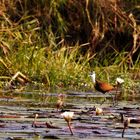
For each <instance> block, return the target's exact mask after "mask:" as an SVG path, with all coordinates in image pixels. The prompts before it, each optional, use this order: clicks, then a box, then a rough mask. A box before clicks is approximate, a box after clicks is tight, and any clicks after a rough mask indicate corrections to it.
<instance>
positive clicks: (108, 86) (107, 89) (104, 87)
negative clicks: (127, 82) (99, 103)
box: [90, 71, 124, 104]
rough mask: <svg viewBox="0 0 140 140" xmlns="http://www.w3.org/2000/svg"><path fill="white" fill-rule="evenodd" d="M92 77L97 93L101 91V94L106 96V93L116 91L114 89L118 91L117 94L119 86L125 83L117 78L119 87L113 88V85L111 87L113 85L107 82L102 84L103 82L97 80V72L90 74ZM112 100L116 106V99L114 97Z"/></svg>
mask: <svg viewBox="0 0 140 140" xmlns="http://www.w3.org/2000/svg"><path fill="white" fill-rule="evenodd" d="M90 76H91V78H92V81H93V83H94V88H95V89H96V90H97V91H99V92H101V93H103V94H105V93H106V92H110V91H112V90H114V89H116V92H117V90H118V85H119V84H122V83H123V82H124V81H123V79H121V78H119V80H118V78H117V79H116V83H117V85H115V86H113V85H111V84H109V83H106V82H102V81H100V80H97V79H96V74H95V71H93V73H92V74H90ZM120 79H121V82H120ZM112 98H113V104H114V97H112ZM115 99H116V97H115ZM104 101H105V100H104Z"/></svg>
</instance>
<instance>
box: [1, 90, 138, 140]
mask: <svg viewBox="0 0 140 140" xmlns="http://www.w3.org/2000/svg"><path fill="white" fill-rule="evenodd" d="M1 94H2V95H1V98H0V139H2V140H26V139H28V140H42V139H50V140H51V139H62V140H71V139H74V140H77V139H84V140H86V139H87V140H90V139H101V140H103V139H106V140H115V139H116V140H117V139H121V135H122V134H121V133H122V130H123V123H121V121H120V115H119V114H120V113H123V114H124V115H125V117H136V118H138V117H139V116H140V102H139V101H140V100H139V97H138V96H137V97H136V96H135V98H133V97H129V98H128V99H127V100H122V99H118V100H119V101H118V105H116V106H112V97H111V96H110V95H109V94H105V95H103V94H101V93H93V92H74V91H68V92H67V93H66V95H67V96H66V98H65V100H64V107H63V109H62V110H60V111H57V109H56V99H57V95H58V94H57V93H45V92H39V91H35V92H21V93H18V92H15V93H10V94H9V93H8V94H7V93H1ZM104 96H106V97H107V100H106V102H105V103H104V104H102V105H100V103H101V102H102V100H103V99H104ZM94 107H100V108H102V109H103V114H101V115H99V116H96V114H95V109H94ZM63 111H72V112H74V117H73V120H72V124H71V126H72V129H73V133H74V135H71V134H70V131H69V129H68V126H67V123H66V122H65V120H64V119H63V118H62V116H61V115H60V114H61V113H62V112H63ZM35 114H38V118H37V122H36V127H34V126H32V124H33V121H34V116H35ZM46 122H47V124H49V125H46ZM123 139H140V124H138V123H133V124H130V125H129V127H128V128H127V129H126V130H125V134H124V138H123Z"/></svg>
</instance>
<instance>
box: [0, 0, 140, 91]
mask: <svg viewBox="0 0 140 140" xmlns="http://www.w3.org/2000/svg"><path fill="white" fill-rule="evenodd" d="M104 2H105V1H102V2H101V1H100V0H98V1H96V2H95V1H94V0H91V1H88V0H85V1H81V2H76V1H75V2H72V1H71V0H61V1H59V2H56V1H53V0H50V1H49V2H48V1H43V0H42V1H32V3H30V1H28V0H23V1H20V0H13V1H12V0H11V1H10V2H8V1H3V2H1V4H0V7H1V11H0V18H1V20H0V81H1V84H0V85H1V87H2V88H3V87H4V86H5V83H7V82H9V81H10V79H11V77H12V76H13V75H14V74H15V73H16V72H18V71H20V72H22V73H23V74H24V75H26V76H27V77H28V78H29V79H30V80H31V81H32V82H34V83H35V82H36V83H42V84H43V87H44V88H47V89H49V88H68V89H69V88H73V89H82V88H83V89H85V88H86V87H91V86H92V83H91V80H90V78H89V76H88V74H89V72H91V71H93V70H95V71H96V73H97V77H98V78H100V79H102V80H104V81H108V82H110V83H114V82H115V78H116V77H122V78H124V79H125V81H126V82H125V85H124V89H125V90H127V91H131V90H133V89H134V87H138V84H139V82H140V81H139V77H140V75H139V73H140V61H139V57H140V55H139V45H140V44H139V33H140V30H139V17H138V14H137V12H139V11H140V9H139V7H138V6H139V1H135V3H133V4H134V6H133V7H131V5H129V2H122V1H121V2H117V1H112V2H111V1H107V2H106V3H104ZM79 6H80V7H81V8H78V7H79ZM128 6H129V9H128ZM107 7H108V8H107ZM107 9H108V10H107ZM64 13H65V14H64ZM81 87H82V88H81Z"/></svg>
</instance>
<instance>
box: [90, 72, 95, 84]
mask: <svg viewBox="0 0 140 140" xmlns="http://www.w3.org/2000/svg"><path fill="white" fill-rule="evenodd" d="M90 76H91V79H92V81H93V83H95V82H96V81H95V78H96V74H95V72H93V73H92V74H91V75H90Z"/></svg>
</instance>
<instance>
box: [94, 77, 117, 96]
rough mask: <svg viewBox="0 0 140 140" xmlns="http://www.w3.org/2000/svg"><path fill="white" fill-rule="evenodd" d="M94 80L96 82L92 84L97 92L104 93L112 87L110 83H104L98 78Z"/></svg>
mask: <svg viewBox="0 0 140 140" xmlns="http://www.w3.org/2000/svg"><path fill="white" fill-rule="evenodd" d="M95 81H96V82H95V84H94V88H95V89H96V90H97V91H99V92H102V93H104V94H105V93H106V92H109V91H111V90H113V89H114V86H112V85H110V84H109V83H105V82H102V81H99V80H95Z"/></svg>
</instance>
